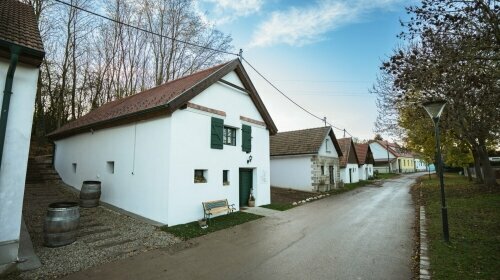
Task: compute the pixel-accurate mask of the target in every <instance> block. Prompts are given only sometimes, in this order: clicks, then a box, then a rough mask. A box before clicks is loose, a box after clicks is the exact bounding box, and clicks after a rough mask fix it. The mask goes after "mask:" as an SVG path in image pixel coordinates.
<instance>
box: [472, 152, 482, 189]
mask: <svg viewBox="0 0 500 280" xmlns="http://www.w3.org/2000/svg"><path fill="white" fill-rule="evenodd" d="M477 149H478V147H472V157H473V158H474V169H475V170H476V182H477V183H480V184H482V183H483V182H484V181H483V172H482V171H481V162H480V159H479V153H478V150H477Z"/></svg>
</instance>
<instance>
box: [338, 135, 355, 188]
mask: <svg viewBox="0 0 500 280" xmlns="http://www.w3.org/2000/svg"><path fill="white" fill-rule="evenodd" d="M338 141H339V146H340V149H341V150H342V157H341V158H340V178H341V180H342V181H344V183H346V184H350V183H357V182H359V171H358V169H359V165H360V163H359V158H358V155H357V153H356V148H355V147H354V142H353V141H352V138H350V137H349V138H341V139H339V140H338Z"/></svg>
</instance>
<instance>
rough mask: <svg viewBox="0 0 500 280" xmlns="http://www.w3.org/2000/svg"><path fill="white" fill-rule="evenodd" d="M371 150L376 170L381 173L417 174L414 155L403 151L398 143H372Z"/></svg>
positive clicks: (374, 141) (376, 141)
mask: <svg viewBox="0 0 500 280" xmlns="http://www.w3.org/2000/svg"><path fill="white" fill-rule="evenodd" d="M369 143H370V148H371V150H372V152H373V157H374V159H375V165H374V168H375V170H378V172H381V173H388V172H392V173H407V172H415V159H414V155H413V154H412V153H411V152H409V151H406V150H405V149H403V148H402V147H401V146H399V145H398V144H397V143H390V142H388V141H382V140H373V141H370V142H369Z"/></svg>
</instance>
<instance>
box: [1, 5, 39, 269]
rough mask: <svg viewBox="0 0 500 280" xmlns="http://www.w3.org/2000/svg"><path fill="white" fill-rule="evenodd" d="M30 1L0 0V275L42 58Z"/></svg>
mask: <svg viewBox="0 0 500 280" xmlns="http://www.w3.org/2000/svg"><path fill="white" fill-rule="evenodd" d="M44 55H45V54H44V51H43V44H42V40H41V37H40V32H39V31H38V24H37V20H36V17H35V14H34V12H33V8H32V7H31V6H30V5H27V4H24V3H21V2H18V1H15V0H2V1H0V104H1V108H2V109H1V111H0V276H1V275H2V273H3V272H5V271H6V270H8V269H9V268H10V267H11V266H12V265H13V264H14V262H15V261H16V260H17V258H18V250H19V235H20V232H21V222H22V210H23V197H24V185H25V178H26V169H27V164H28V154H29V144H30V138H31V125H32V122H33V111H34V106H35V95H36V91H37V81H38V73H39V67H40V64H41V62H42V59H43V57H44Z"/></svg>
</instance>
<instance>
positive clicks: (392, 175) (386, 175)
mask: <svg viewBox="0 0 500 280" xmlns="http://www.w3.org/2000/svg"><path fill="white" fill-rule="evenodd" d="M400 175H401V174H397V173H378V174H377V175H376V179H391V178H395V177H399V176H400Z"/></svg>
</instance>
